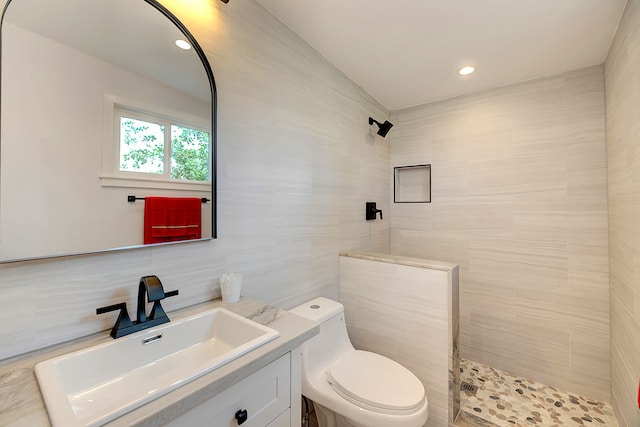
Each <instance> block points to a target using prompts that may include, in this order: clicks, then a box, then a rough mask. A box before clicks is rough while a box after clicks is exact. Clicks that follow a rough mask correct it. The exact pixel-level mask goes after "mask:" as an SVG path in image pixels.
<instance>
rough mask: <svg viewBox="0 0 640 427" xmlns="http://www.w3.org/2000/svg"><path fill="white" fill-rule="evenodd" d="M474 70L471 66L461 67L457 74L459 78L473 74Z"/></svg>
mask: <svg viewBox="0 0 640 427" xmlns="http://www.w3.org/2000/svg"><path fill="white" fill-rule="evenodd" d="M475 70H476V69H475V68H473V67H472V66H470V65H468V66H466V67H462V68H460V69H459V70H458V74H460V75H461V76H468V75H469V74H471V73H473V72H474V71H475Z"/></svg>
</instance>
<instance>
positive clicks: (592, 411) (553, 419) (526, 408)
mask: <svg viewBox="0 0 640 427" xmlns="http://www.w3.org/2000/svg"><path fill="white" fill-rule="evenodd" d="M460 372H461V374H460V378H461V381H463V382H467V383H470V384H472V385H475V386H477V387H478V390H477V391H476V392H475V394H474V393H471V392H468V391H465V390H461V391H460V416H459V417H458V422H456V426H459V427H496V426H499V427H503V426H504V427H512V426H516V427H531V426H540V427H565V426H573V427H576V426H592V427H598V426H601V427H618V422H617V421H616V418H615V416H614V415H613V411H612V410H611V406H610V405H609V404H607V403H603V402H598V401H595V400H592V399H588V398H586V397H583V396H579V395H577V394H572V393H566V392H563V391H560V390H558V389H556V388H555V387H551V386H547V385H544V384H540V383H537V382H534V381H531V380H528V379H525V378H522V377H518V376H516V375H512V374H509V373H506V372H503V371H499V370H497V369H494V368H491V367H490V366H487V365H482V364H480V363H476V362H472V361H470V360H466V359H461V360H460Z"/></svg>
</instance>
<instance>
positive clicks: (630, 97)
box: [605, 0, 640, 427]
mask: <svg viewBox="0 0 640 427" xmlns="http://www.w3.org/2000/svg"><path fill="white" fill-rule="evenodd" d="M639 68H640V1H639V0H629V2H628V4H627V9H626V11H625V13H624V15H623V18H622V22H621V23H620V26H619V28H618V32H617V34H616V37H615V39H614V41H613V44H612V46H611V49H610V51H609V56H608V58H607V62H606V64H605V76H606V78H605V85H606V86H605V87H606V93H607V162H608V170H609V245H610V247H611V249H610V256H609V262H610V268H611V364H612V382H613V384H612V386H613V387H612V399H611V403H612V404H613V408H614V410H615V412H616V415H617V417H618V421H619V423H620V425H621V426H624V427H626V426H629V427H631V426H638V425H640V410H639V409H638V403H637V398H636V396H637V393H638V381H640V270H639V267H640V156H639V154H640V151H639V147H640V82H639V80H640V79H639V78H638V69H639Z"/></svg>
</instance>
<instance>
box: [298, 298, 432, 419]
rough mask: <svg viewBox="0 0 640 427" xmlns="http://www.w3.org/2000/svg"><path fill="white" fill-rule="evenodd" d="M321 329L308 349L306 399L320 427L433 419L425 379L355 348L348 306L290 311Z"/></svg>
mask: <svg viewBox="0 0 640 427" xmlns="http://www.w3.org/2000/svg"><path fill="white" fill-rule="evenodd" d="M289 312H290V313H293V314H296V315H298V316H301V317H305V318H307V319H311V320H313V321H315V322H317V323H319V324H320V333H319V334H318V335H316V336H315V337H313V338H311V339H310V340H309V341H307V342H305V343H304V344H302V394H303V395H304V396H306V397H307V398H308V399H311V400H312V401H313V403H314V407H315V408H316V415H317V417H318V424H319V425H320V427H422V426H423V425H424V424H425V423H426V421H427V417H428V415H429V409H428V402H427V397H426V395H425V391H424V386H423V385H422V383H421V382H420V380H419V379H418V378H417V377H416V376H415V375H414V374H413V373H411V371H409V370H408V369H407V368H405V367H404V366H402V365H400V364H399V363H397V362H395V361H393V360H391V359H389V358H387V357H384V356H381V355H379V354H376V353H371V352H368V351H361V350H356V349H355V348H353V345H352V344H351V341H350V340H349V336H348V335H347V328H346V325H345V320H344V306H343V305H342V304H340V303H339V302H336V301H333V300H331V299H328V298H316V299H313V300H311V301H308V302H306V303H304V304H302V305H299V306H298V307H295V308H293V309H291V310H289Z"/></svg>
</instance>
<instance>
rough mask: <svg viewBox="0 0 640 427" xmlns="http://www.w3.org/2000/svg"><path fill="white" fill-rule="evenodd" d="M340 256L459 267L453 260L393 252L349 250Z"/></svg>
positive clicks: (437, 267)
mask: <svg viewBox="0 0 640 427" xmlns="http://www.w3.org/2000/svg"><path fill="white" fill-rule="evenodd" d="M340 256H344V257H349V258H359V259H366V260H370V261H379V262H387V263H390V264H401V265H408V266H411V267H420V268H429V269H432V270H443V271H452V270H454V269H455V268H456V267H458V264H454V263H452V262H446V261H436V260H433V259H424V258H414V257H408V256H402V255H393V254H385V253H377V252H357V251H349V252H341V253H340Z"/></svg>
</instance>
